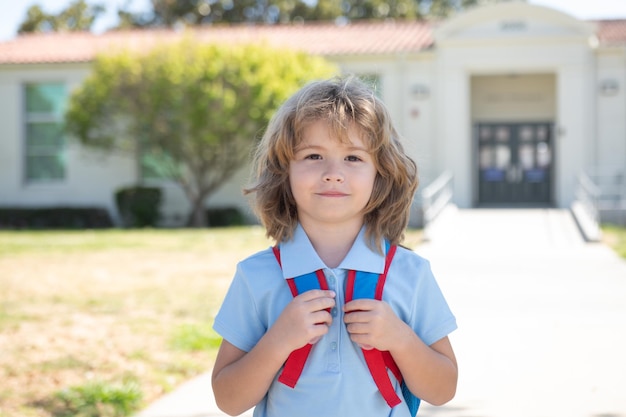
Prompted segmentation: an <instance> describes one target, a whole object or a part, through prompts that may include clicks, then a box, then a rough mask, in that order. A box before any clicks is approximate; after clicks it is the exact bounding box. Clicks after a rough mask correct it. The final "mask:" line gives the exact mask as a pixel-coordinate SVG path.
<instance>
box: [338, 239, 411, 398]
mask: <svg viewBox="0 0 626 417" xmlns="http://www.w3.org/2000/svg"><path fill="white" fill-rule="evenodd" d="M396 248H397V247H396V246H391V247H389V248H388V249H387V256H386V257H385V270H384V272H383V273H382V274H380V275H378V274H372V273H370V272H363V271H349V272H348V280H347V283H346V303H347V302H349V301H352V300H356V299H360V298H370V299H375V300H382V296H383V289H384V287H385V281H386V280H387V272H388V271H389V266H390V265H391V260H392V259H393V256H394V255H395V253H396ZM362 351H363V357H364V358H365V363H366V364H367V367H368V369H369V371H370V374H372V378H373V379H374V382H375V383H376V386H377V387H378V390H379V391H380V393H381V394H382V396H383V398H384V399H385V401H386V402H387V404H388V405H389V407H395V406H396V405H398V404H400V403H401V402H402V400H400V397H398V394H396V390H395V389H394V388H393V384H392V383H391V380H390V379H389V374H387V368H389V369H390V370H391V371H392V372H393V374H394V376H395V377H396V379H397V380H398V381H400V382H402V374H401V373H400V369H399V368H398V366H397V365H396V363H395V361H394V360H393V358H392V357H391V354H390V353H389V352H388V351H384V352H383V351H380V350H378V349H362Z"/></svg>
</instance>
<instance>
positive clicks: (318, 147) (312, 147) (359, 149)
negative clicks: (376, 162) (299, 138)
mask: <svg viewBox="0 0 626 417" xmlns="http://www.w3.org/2000/svg"><path fill="white" fill-rule="evenodd" d="M307 149H324V147H323V146H320V145H303V146H300V145H298V146H296V148H295V152H300V151H303V150H307ZM347 150H348V151H362V152H365V153H369V151H368V150H367V149H366V148H364V147H361V146H353V145H351V146H347Z"/></svg>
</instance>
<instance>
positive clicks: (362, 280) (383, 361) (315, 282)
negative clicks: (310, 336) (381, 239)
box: [272, 243, 420, 416]
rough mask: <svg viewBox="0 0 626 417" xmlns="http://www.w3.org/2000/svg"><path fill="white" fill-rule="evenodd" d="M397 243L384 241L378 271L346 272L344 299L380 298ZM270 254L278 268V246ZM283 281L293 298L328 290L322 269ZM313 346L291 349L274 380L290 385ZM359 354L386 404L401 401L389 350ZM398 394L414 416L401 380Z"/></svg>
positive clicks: (414, 401)
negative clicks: (382, 266) (382, 263)
mask: <svg viewBox="0 0 626 417" xmlns="http://www.w3.org/2000/svg"><path fill="white" fill-rule="evenodd" d="M396 249H397V246H395V245H394V246H390V245H389V244H388V243H387V255H386V257H385V269H384V272H383V273H382V274H373V273H371V272H364V271H354V270H350V271H348V278H347V282H346V302H348V301H351V300H354V299H360V298H373V299H376V300H382V295H383V289H384V287H385V281H386V280H387V272H388V271H389V267H390V265H391V261H392V260H393V257H394V255H395V253H396ZM272 250H273V252H274V256H275V257H276V260H277V261H278V264H279V265H280V266H281V268H282V264H281V261H280V249H279V248H278V246H274V247H272ZM287 284H288V285H289V289H290V290H291V294H292V295H293V296H294V297H296V296H297V295H298V294H301V293H303V292H305V291H308V290H312V289H323V290H327V289H328V283H327V282H326V276H325V275H324V272H323V271H322V270H317V271H315V273H308V274H304V275H300V276H298V277H294V278H288V279H287ZM312 347H313V345H311V344H310V343H308V344H306V345H304V346H303V347H301V348H299V349H296V350H294V351H293V352H291V354H290V355H289V357H288V358H287V361H286V362H285V365H284V367H283V371H282V372H281V374H280V375H279V377H278V381H279V382H281V383H283V384H285V385H287V386H289V387H291V388H294V387H295V386H296V384H297V382H298V379H299V378H300V375H301V374H302V371H303V370H304V365H305V363H306V360H307V358H308V357H309V354H310V352H311V348H312ZM362 351H363V357H364V358H365V362H366V364H367V367H368V369H369V371H370V373H371V375H372V378H373V379H374V382H375V383H376V386H377V387H378V390H379V391H380V393H381V394H382V396H383V398H384V399H385V402H387V404H388V405H389V407H395V406H396V405H398V404H400V403H401V402H402V401H401V400H400V398H399V397H398V395H397V394H396V392H395V390H394V388H393V385H392V383H391V380H390V379H389V374H387V369H389V370H390V371H391V372H392V373H393V375H394V376H395V377H396V379H397V380H398V381H399V382H401V383H402V374H401V373H400V369H399V368H398V365H396V363H395V361H394V360H393V357H392V356H391V353H389V351H382V352H381V351H379V350H377V349H369V350H366V349H362ZM402 393H403V397H404V398H405V401H406V404H407V406H408V407H409V410H410V412H411V415H412V416H415V415H416V413H417V409H418V408H419V405H420V399H419V398H417V397H416V396H415V395H413V394H412V393H411V392H410V391H409V389H408V388H407V386H406V384H404V383H402Z"/></svg>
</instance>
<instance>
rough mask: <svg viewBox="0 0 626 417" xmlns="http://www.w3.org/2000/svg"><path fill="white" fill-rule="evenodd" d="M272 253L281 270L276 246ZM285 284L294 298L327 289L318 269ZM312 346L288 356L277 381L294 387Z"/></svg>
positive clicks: (322, 274) (309, 345) (290, 279)
mask: <svg viewBox="0 0 626 417" xmlns="http://www.w3.org/2000/svg"><path fill="white" fill-rule="evenodd" d="M272 250H273V251H274V256H275V257H276V260H277V261H278V264H279V265H280V266H281V268H282V264H281V262H280V250H279V249H278V247H277V246H274V247H273V248H272ZM287 284H288V285H289V289H290V290H291V294H292V295H293V296H294V297H296V296H297V295H298V294H301V293H303V292H305V291H308V290H310V289H322V290H327V289H328V283H327V282H326V276H325V275H324V272H323V271H322V270H321V269H320V270H317V271H315V273H309V274H305V275H301V276H298V277H294V278H288V279H287ZM312 347H313V345H312V344H310V343H307V344H306V345H304V346H302V347H301V348H299V349H296V350H294V351H293V352H291V353H290V354H289V357H288V358H287V360H286V361H285V365H284V366H283V371H282V372H281V374H280V375H279V376H278V381H279V382H282V383H283V384H285V385H287V386H288V387H291V388H293V387H295V386H296V384H297V383H298V379H300V375H302V371H303V370H304V364H305V363H306V360H307V359H308V357H309V354H310V353H311V348H312Z"/></svg>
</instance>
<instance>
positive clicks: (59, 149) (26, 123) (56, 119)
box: [21, 79, 69, 184]
mask: <svg viewBox="0 0 626 417" xmlns="http://www.w3.org/2000/svg"><path fill="white" fill-rule="evenodd" d="M45 86H58V87H60V88H61V90H62V97H60V99H58V100H57V99H55V100H54V101H55V102H54V103H53V107H52V109H51V110H50V111H32V110H29V107H30V104H31V103H30V102H29V89H30V88H41V87H45ZM21 93H22V129H23V132H22V149H23V152H22V162H23V165H22V179H23V181H24V183H25V184H57V183H62V182H65V181H66V180H67V168H68V166H67V136H66V134H65V132H64V123H65V121H64V115H65V110H66V106H67V103H68V99H69V90H68V85H67V83H66V82H65V81H63V80H58V79H49V80H27V81H23V82H22V83H21ZM43 124H53V125H54V128H55V129H59V132H58V143H57V144H48V145H46V144H43V145H39V146H37V145H36V144H33V143H31V142H32V140H31V138H32V136H31V135H32V133H31V128H32V127H33V126H36V125H43ZM36 158H51V159H56V162H57V163H58V164H59V165H60V166H59V171H60V172H59V173H58V174H57V175H52V176H37V175H33V174H32V172H33V171H36V169H35V170H33V166H36V162H35V159H36ZM59 161H60V162H59Z"/></svg>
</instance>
